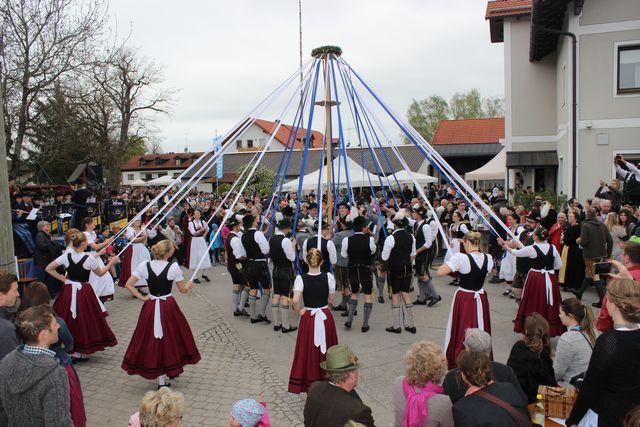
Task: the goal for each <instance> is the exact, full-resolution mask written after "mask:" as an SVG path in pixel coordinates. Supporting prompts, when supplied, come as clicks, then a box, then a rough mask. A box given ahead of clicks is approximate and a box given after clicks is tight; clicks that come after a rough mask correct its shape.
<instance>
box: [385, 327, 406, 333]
mask: <svg viewBox="0 0 640 427" xmlns="http://www.w3.org/2000/svg"><path fill="white" fill-rule="evenodd" d="M385 331H387V332H391V333H394V334H399V333H402V328H394V327H393V326H389V327H388V328H385Z"/></svg>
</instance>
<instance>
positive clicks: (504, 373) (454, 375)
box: [442, 362, 526, 403]
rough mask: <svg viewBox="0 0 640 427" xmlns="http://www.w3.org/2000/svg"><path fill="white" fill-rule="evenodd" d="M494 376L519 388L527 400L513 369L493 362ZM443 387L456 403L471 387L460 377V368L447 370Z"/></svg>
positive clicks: (521, 394) (495, 379) (495, 378)
mask: <svg viewBox="0 0 640 427" xmlns="http://www.w3.org/2000/svg"><path fill="white" fill-rule="evenodd" d="M491 368H492V372H493V375H492V378H493V380H494V381H498V382H501V383H511V384H513V386H514V387H515V388H516V390H518V393H519V394H520V396H521V397H522V400H526V396H525V395H524V392H523V391H522V388H521V387H520V383H519V382H518V377H517V376H516V373H515V372H513V369H511V368H510V367H508V366H507V365H504V364H502V363H499V362H491ZM442 387H443V388H444V394H446V395H447V396H449V399H451V403H456V402H457V401H458V400H460V399H462V398H463V397H464V394H465V393H466V392H467V390H468V389H469V386H468V385H467V383H465V382H464V381H463V380H462V378H461V377H460V369H452V370H451V371H449V372H447V375H445V376H444V381H442Z"/></svg>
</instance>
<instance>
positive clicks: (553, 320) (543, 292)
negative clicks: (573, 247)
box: [504, 226, 565, 337]
mask: <svg viewBox="0 0 640 427" xmlns="http://www.w3.org/2000/svg"><path fill="white" fill-rule="evenodd" d="M548 238H549V232H548V231H547V229H546V228H544V227H541V226H538V227H536V229H535V230H534V232H533V245H531V246H525V247H524V248H521V249H513V248H511V247H509V246H507V245H505V246H504V247H505V249H506V250H508V251H509V252H511V253H512V254H513V255H515V256H516V257H520V258H532V264H531V265H532V267H531V269H530V270H529V273H528V274H527V278H526V280H525V282H524V289H523V290H522V301H521V302H520V306H519V307H518V315H517V316H516V322H515V325H514V327H513V330H514V331H515V332H523V331H524V320H525V319H526V318H527V316H529V315H530V314H533V313H539V314H540V315H542V317H544V318H545V319H546V320H547V322H548V323H549V336H550V337H557V336H559V335H562V333H563V332H565V327H564V326H563V325H562V322H561V321H560V308H559V307H560V303H561V302H562V300H561V297H560V289H559V288H558V277H557V275H556V272H555V271H554V270H559V269H560V268H561V267H562V260H561V258H560V254H559V253H558V250H557V249H556V248H555V247H554V246H553V245H550V244H549V243H547V239H548Z"/></svg>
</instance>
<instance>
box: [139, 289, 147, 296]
mask: <svg viewBox="0 0 640 427" xmlns="http://www.w3.org/2000/svg"><path fill="white" fill-rule="evenodd" d="M138 292H140V295H142V296H146V295H149V294H148V293H147V292H145V291H143V290H141V289H138Z"/></svg>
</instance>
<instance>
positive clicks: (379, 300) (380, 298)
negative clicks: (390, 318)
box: [378, 295, 384, 304]
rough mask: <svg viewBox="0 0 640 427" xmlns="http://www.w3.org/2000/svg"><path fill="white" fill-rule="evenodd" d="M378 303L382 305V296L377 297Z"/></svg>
mask: <svg viewBox="0 0 640 427" xmlns="http://www.w3.org/2000/svg"><path fill="white" fill-rule="evenodd" d="M378 302H379V303H380V304H384V297H383V296H382V295H380V296H379V297H378Z"/></svg>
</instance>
